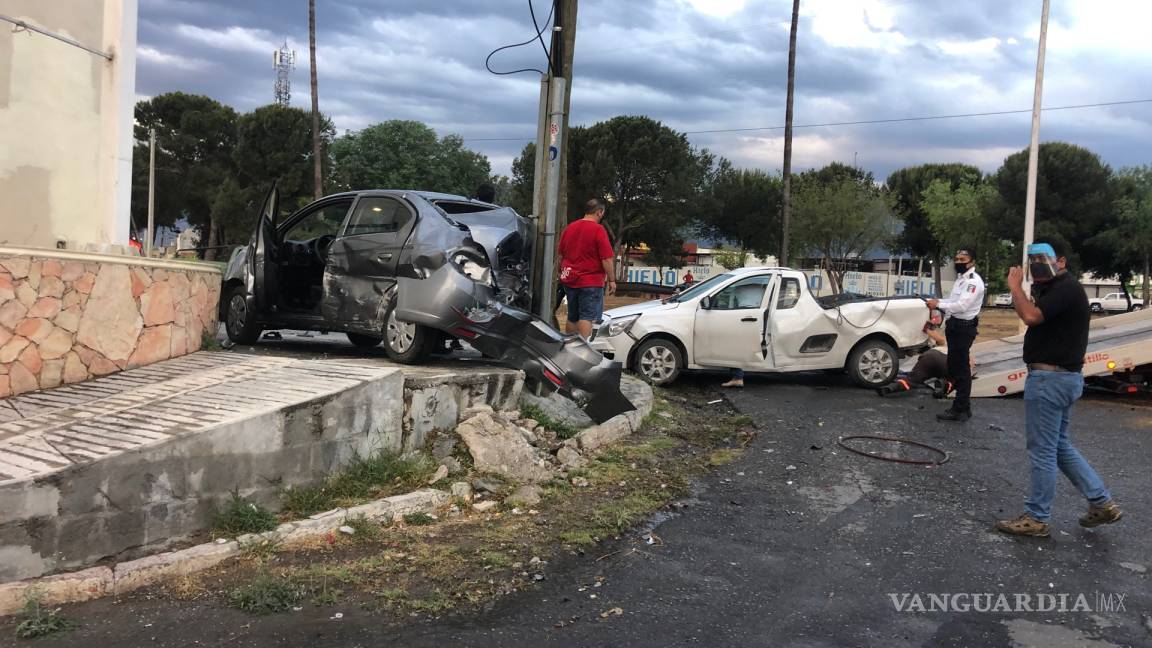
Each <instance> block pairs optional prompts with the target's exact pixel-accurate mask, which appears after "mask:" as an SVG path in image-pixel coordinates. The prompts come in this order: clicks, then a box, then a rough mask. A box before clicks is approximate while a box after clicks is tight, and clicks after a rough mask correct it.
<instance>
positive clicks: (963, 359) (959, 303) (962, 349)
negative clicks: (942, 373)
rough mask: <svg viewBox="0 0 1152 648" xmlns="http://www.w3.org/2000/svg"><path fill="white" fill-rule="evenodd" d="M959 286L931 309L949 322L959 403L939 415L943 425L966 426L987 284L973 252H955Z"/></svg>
mask: <svg viewBox="0 0 1152 648" xmlns="http://www.w3.org/2000/svg"><path fill="white" fill-rule="evenodd" d="M953 260H954V261H955V263H956V283H955V284H953V285H952V293H951V294H950V295H948V298H947V299H929V300H927V302H928V308H938V309H940V310H942V311H944V313H945V314H946V315H948V319H947V320H945V322H944V337H945V338H946V339H947V341H948V375H949V376H951V378H952V382H953V384H955V386H956V400H954V401H952V407H950V408H949V409H948V410H947V411H944V412H941V413H939V414H937V415H936V418H937V419H939V420H941V421H957V422H964V421H967V420H968V419H970V418H972V404H971V395H972V367H971V365H970V364H969V352H970V351H971V349H972V342H973V341H974V340H975V339H976V327H977V326H978V325H979V324H980V307H981V306H983V305H984V280H983V279H981V278H980V275H978V274H976V261H975V257H974V256H973V254H972V249H971V248H962V249H959V250H957V251H956V256H955V258H954V259H953Z"/></svg>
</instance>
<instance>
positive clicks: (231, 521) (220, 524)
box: [213, 491, 279, 536]
mask: <svg viewBox="0 0 1152 648" xmlns="http://www.w3.org/2000/svg"><path fill="white" fill-rule="evenodd" d="M213 526H214V527H215V529H216V531H217V532H218V533H220V534H222V535H230V536H236V535H243V534H245V533H263V532H265V531H271V530H272V529H275V528H276V527H277V526H279V521H277V519H276V515H275V514H273V513H272V512H271V511H269V510H268V509H266V508H264V507H263V506H260V505H259V504H257V503H256V502H253V501H251V500H249V499H248V498H246V497H240V494H239V493H238V492H236V491H233V492H232V500H231V501H229V502H228V504H227V505H226V506H225V507H224V508H223V509H221V510H220V511H218V512H217V513H216V520H215V523H214V524H213Z"/></svg>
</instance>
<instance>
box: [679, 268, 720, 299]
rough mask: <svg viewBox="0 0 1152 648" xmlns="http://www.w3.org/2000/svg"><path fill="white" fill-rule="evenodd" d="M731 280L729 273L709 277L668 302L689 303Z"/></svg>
mask: <svg viewBox="0 0 1152 648" xmlns="http://www.w3.org/2000/svg"><path fill="white" fill-rule="evenodd" d="M731 278H732V275H730V274H728V273H724V274H719V275H716V276H715V277H709V278H707V279H705V280H704V281H701V282H700V283H698V284H696V285H695V286H692V287H691V288H689V289H688V290H685V291H684V292H682V293H680V294H679V295H674V296H673V297H671V298H670V299H669V300H668V301H670V302H681V301H687V300H689V299H694V298H696V297H699V296H700V295H703V294H704V293H706V292H708V291H709V290H710V289H711V288H712V287H713V286H715V285H716V284H718V283H720V282H721V281H724V280H725V279H731Z"/></svg>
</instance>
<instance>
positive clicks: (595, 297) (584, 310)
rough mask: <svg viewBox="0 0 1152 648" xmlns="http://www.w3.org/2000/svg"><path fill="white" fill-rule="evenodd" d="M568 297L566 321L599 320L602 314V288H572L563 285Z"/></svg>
mask: <svg viewBox="0 0 1152 648" xmlns="http://www.w3.org/2000/svg"><path fill="white" fill-rule="evenodd" d="M564 296H565V297H567V298H568V321H569V322H577V321H580V320H585V321H587V322H599V321H600V319H601V317H602V316H603V315H604V288H603V287H602V286H601V287H599V288H572V287H571V286H564Z"/></svg>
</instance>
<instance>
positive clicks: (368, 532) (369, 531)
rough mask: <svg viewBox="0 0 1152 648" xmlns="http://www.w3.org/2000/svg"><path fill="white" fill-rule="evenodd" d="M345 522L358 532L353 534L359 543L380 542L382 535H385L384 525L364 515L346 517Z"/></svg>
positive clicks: (353, 537)
mask: <svg viewBox="0 0 1152 648" xmlns="http://www.w3.org/2000/svg"><path fill="white" fill-rule="evenodd" d="M344 524H346V525H348V526H350V527H352V530H353V531H355V532H356V533H354V534H352V540H353V541H354V542H358V543H361V544H363V543H368V542H378V541H379V540H380V536H382V535H384V527H383V525H381V524H380V523H379V522H376V521H375V520H369V519H368V518H367V517H365V516H363V515H354V516H352V517H349V518H345V519H344Z"/></svg>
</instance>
